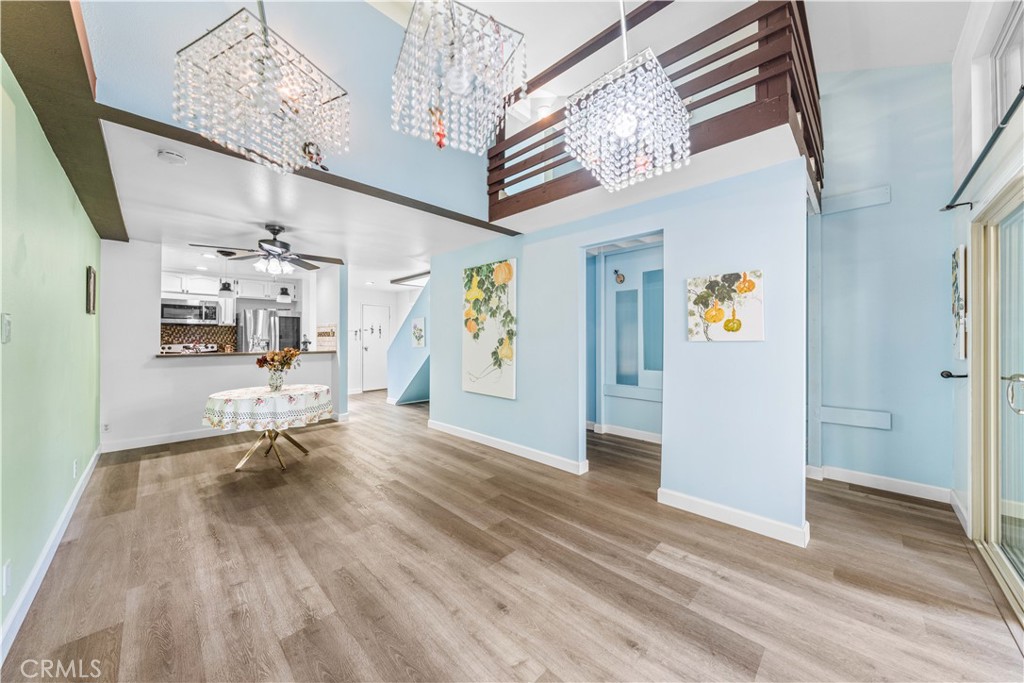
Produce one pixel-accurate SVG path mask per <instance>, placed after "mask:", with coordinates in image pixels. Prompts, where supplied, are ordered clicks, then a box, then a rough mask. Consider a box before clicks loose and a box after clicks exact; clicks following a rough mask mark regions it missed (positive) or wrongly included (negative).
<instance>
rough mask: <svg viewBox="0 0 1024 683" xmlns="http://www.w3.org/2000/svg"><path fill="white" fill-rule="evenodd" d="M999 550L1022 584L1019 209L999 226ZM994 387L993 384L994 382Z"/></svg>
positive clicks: (1023, 389) (1022, 259) (1023, 277)
mask: <svg viewBox="0 0 1024 683" xmlns="http://www.w3.org/2000/svg"><path fill="white" fill-rule="evenodd" d="M995 230H997V231H998V244H999V248H998V252H999V276H998V291H999V296H998V308H999V314H998V319H999V352H998V356H999V360H998V363H996V364H995V365H996V368H997V369H996V371H997V372H998V373H999V376H998V387H999V388H998V394H999V396H998V399H997V400H998V405H999V420H998V422H999V437H998V449H997V453H996V457H997V460H998V469H997V471H998V479H999V482H998V489H997V491H998V498H999V500H998V510H997V511H995V512H996V513H997V517H998V520H999V524H998V534H997V536H996V538H997V539H998V545H999V548H1000V550H1002V554H1003V555H1004V556H1005V558H1006V560H1007V562H1008V563H1009V564H1010V566H1011V567H1012V569H1013V571H1014V572H1016V574H1017V576H1018V577H1019V578H1021V579H1024V209H1022V207H1021V206H1017V208H1016V209H1014V210H1012V211H1011V213H1010V214H1009V215H1008V216H1006V217H1005V218H1003V219H1002V220H1001V221H1000V222H999V224H998V227H996V228H995ZM992 379H993V384H995V379H996V378H994V377H993V378H992Z"/></svg>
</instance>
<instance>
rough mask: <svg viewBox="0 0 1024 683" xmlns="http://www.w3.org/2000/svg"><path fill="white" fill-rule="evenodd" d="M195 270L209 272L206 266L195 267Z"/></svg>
mask: <svg viewBox="0 0 1024 683" xmlns="http://www.w3.org/2000/svg"><path fill="white" fill-rule="evenodd" d="M196 270H209V269H208V268H207V267H206V266H196Z"/></svg>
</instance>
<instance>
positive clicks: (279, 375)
mask: <svg viewBox="0 0 1024 683" xmlns="http://www.w3.org/2000/svg"><path fill="white" fill-rule="evenodd" d="M267 383H268V384H269V385H270V390H271V391H281V387H282V386H284V370H271V371H270V377H269V379H268V381H267Z"/></svg>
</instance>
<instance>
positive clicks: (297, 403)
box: [203, 384, 334, 432]
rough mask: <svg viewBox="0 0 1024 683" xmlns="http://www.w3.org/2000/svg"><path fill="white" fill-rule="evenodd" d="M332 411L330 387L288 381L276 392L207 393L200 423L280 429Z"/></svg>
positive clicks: (264, 389)
mask: <svg viewBox="0 0 1024 683" xmlns="http://www.w3.org/2000/svg"><path fill="white" fill-rule="evenodd" d="M332 410H334V406H333V405H332V403H331V389H330V387H328V386H325V385H323V384H288V385H285V386H283V387H281V390H280V391H271V390H270V388H269V387H265V386H264V387H249V388H247V389H231V390H229V391H220V392H217V393H216V394H210V397H209V398H208V399H206V412H205V413H204V415H203V424H204V425H207V426H209V427H216V428H218V429H228V430H230V429H235V430H238V431H240V432H242V431H246V430H249V429H253V430H258V431H265V430H267V429H275V430H278V431H280V430H282V429H288V428H289V427H304V426H305V425H308V424H313V423H314V422H318V421H320V420H321V419H323V418H325V417H329V416H330V414H331V411H332Z"/></svg>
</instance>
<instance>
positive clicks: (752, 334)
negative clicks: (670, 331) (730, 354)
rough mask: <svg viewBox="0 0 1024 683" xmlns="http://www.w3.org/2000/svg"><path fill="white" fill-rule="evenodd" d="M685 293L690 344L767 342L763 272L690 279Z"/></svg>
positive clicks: (745, 271) (755, 271)
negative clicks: (765, 337) (765, 336)
mask: <svg viewBox="0 0 1024 683" xmlns="http://www.w3.org/2000/svg"><path fill="white" fill-rule="evenodd" d="M686 290H687V292H686V295H687V301H688V310H687V316H686V318H687V336H688V338H689V340H690V341H694V342H720V341H764V280H763V277H762V274H761V271H760V270H744V271H738V272H735V273H723V274H722V275H706V276H703V277H694V278H690V279H689V280H687V281H686Z"/></svg>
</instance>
